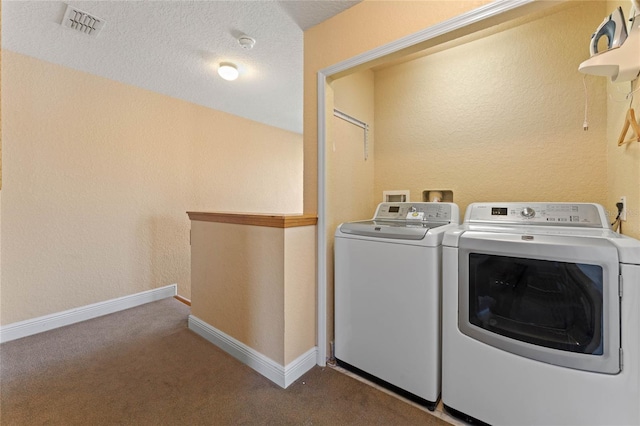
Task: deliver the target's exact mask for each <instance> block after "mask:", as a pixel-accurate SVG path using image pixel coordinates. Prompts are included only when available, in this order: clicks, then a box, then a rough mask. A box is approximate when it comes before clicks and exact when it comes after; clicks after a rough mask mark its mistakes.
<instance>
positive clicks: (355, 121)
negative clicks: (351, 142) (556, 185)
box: [333, 108, 369, 161]
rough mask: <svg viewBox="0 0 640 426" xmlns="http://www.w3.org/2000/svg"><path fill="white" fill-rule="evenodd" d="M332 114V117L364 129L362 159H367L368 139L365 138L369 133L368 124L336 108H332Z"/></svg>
mask: <svg viewBox="0 0 640 426" xmlns="http://www.w3.org/2000/svg"><path fill="white" fill-rule="evenodd" d="M333 115H334V117H338V118H340V119H342V120H344V121H347V122H349V123H351V124H353V125H354V126H358V127H360V128H361V129H363V130H364V160H365V161H367V158H369V141H368V138H367V136H368V133H369V125H368V124H367V123H365V122H364V121H360V120H358V119H357V118H355V117H352V116H350V115H349V114H345V113H344V112H342V111H340V110H338V109H336V108H334V109H333Z"/></svg>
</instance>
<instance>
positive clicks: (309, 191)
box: [304, 0, 490, 214]
mask: <svg viewBox="0 0 640 426" xmlns="http://www.w3.org/2000/svg"><path fill="white" fill-rule="evenodd" d="M489 2H490V1H489V0H479V1H401V2H399V1H380V0H364V1H363V2H361V3H359V4H357V5H355V6H353V7H351V8H349V9H347V10H346V11H345V12H343V13H341V14H339V15H337V16H335V17H333V18H331V19H329V20H327V21H325V22H322V23H320V24H319V25H316V26H314V27H312V28H310V29H309V30H307V31H305V33H304V52H305V55H304V129H305V130H304V211H305V213H310V214H312V213H316V212H317V201H318V179H317V177H318V165H317V162H318V155H317V149H318V140H317V139H318V138H317V135H318V120H317V114H318V108H317V106H318V97H317V73H318V71H319V70H321V69H324V68H326V67H328V66H331V65H335V64H337V63H339V62H341V61H345V60H347V59H350V58H352V57H354V56H356V55H359V54H361V53H364V52H367V51H369V50H371V49H375V48H376V47H379V46H383V45H385V44H387V43H391V42H392V41H395V40H397V39H399V38H402V37H405V36H407V35H410V34H413V33H415V32H417V31H420V30H423V29H425V28H427V27H429V26H431V25H434V24H436V23H438V22H442V21H444V20H446V19H449V18H452V17H454V16H457V15H460V14H462V13H464V12H467V11H469V10H472V9H475V8H477V7H479V6H481V5H483V4H486V3H489Z"/></svg>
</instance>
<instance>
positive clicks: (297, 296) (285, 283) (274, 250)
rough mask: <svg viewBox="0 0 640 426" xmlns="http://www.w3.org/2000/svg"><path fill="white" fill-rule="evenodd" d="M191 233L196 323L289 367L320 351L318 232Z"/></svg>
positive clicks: (236, 228) (244, 229)
mask: <svg viewBox="0 0 640 426" xmlns="http://www.w3.org/2000/svg"><path fill="white" fill-rule="evenodd" d="M191 229H192V236H191V241H192V280H193V289H192V292H193V300H192V306H191V312H192V314H193V315H194V316H195V317H197V318H198V319H200V320H202V321H204V322H206V323H207V324H209V325H211V326H212V327H215V328H216V329H218V330H220V331H222V332H224V333H226V334H228V335H229V336H231V337H233V338H235V339H236V340H238V341H240V342H242V343H244V344H245V345H247V346H248V347H250V348H252V349H254V350H256V351H258V352H259V353H261V354H263V355H265V356H267V357H269V358H270V359H272V360H273V361H275V362H277V363H279V364H281V365H283V366H285V365H287V364H289V363H290V362H292V361H293V360H295V359H296V358H297V357H299V356H300V355H302V354H303V353H305V352H306V351H308V350H309V349H311V348H313V347H314V346H315V344H316V338H315V336H316V333H315V331H316V311H315V300H316V297H315V296H316V287H315V280H314V275H315V245H314V237H315V227H314V226H305V227H293V228H272V227H263V226H251V225H237V224H230V223H215V222H201V221H193V222H192V225H191Z"/></svg>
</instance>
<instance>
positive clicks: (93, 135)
mask: <svg viewBox="0 0 640 426" xmlns="http://www.w3.org/2000/svg"><path fill="white" fill-rule="evenodd" d="M2 55H3V57H2V123H3V128H2V132H3V142H4V159H3V160H4V161H3V169H4V170H3V174H4V182H3V183H4V186H3V189H2V198H3V199H2V211H1V216H2V235H1V238H2V240H1V246H2V288H1V291H2V300H1V323H2V324H3V325H6V324H9V323H12V322H16V321H21V320H25V319H30V318H34V317H38V316H42V315H46V314H52V313H56V312H60V311H63V310H67V309H72V308H75V307H79V306H84V305H87V304H91V303H95V302H100V301H104V300H108V299H111V298H115V297H120V296H125V295H130V294H134V293H137V292H141V291H145V290H149V289H153V288H157V287H161V286H165V285H168V284H172V283H177V284H178V292H179V294H181V295H183V296H185V297H187V298H189V297H191V294H190V271H189V269H190V260H189V256H190V254H189V226H190V224H189V220H188V217H187V215H186V211H188V210H190V211H198V210H209V211H211V210H213V211H241V212H270V213H299V212H301V210H302V146H301V144H302V137H301V135H299V134H295V133H291V132H287V131H283V130H280V129H276V128H273V127H269V126H265V125H262V124H259V123H256V122H252V121H249V120H246V119H242V118H239V117H236V116H232V115H229V114H225V113H222V112H219V111H214V110H210V109H207V108H204V107H200V106H196V105H193V104H190V103H187V102H184V101H180V100H177V99H173V98H169V97H167V96H163V95H159V94H155V93H151V92H148V91H145V90H142V89H138V88H135V87H131V86H127V85H124V84H121V83H117V82H113V81H110V80H107V79H104V78H100V77H96V76H92V75H88V74H85V73H81V72H77V71H74V70H71V69H68V68H64V67H60V66H57V65H53V64H50V63H46V62H43V61H40V60H36V59H33V58H29V57H26V56H23V55H20V54H16V53H12V52H7V51H3V52H2Z"/></svg>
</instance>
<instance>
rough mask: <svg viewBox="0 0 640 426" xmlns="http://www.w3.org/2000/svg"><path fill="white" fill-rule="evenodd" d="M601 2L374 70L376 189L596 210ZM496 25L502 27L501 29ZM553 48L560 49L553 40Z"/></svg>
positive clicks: (601, 121) (602, 189)
mask: <svg viewBox="0 0 640 426" xmlns="http://www.w3.org/2000/svg"><path fill="white" fill-rule="evenodd" d="M604 10H605V9H604V5H603V4H602V3H594V2H587V3H585V4H581V5H576V6H574V7H571V8H569V9H563V10H561V11H560V12H557V13H555V14H552V15H549V16H545V17H543V18H540V19H535V20H533V21H531V22H527V23H523V24H521V25H518V26H515V27H511V26H506V25H503V26H501V27H498V28H493V29H491V32H490V34H488V35H487V36H484V37H481V38H479V39H475V40H473V41H470V42H467V43H463V44H461V45H456V46H454V47H451V48H447V49H444V50H439V51H438V52H436V53H434V54H432V55H428V56H425V57H422V58H419V59H415V60H412V61H409V62H406V63H403V64H400V65H395V66H391V67H388V68H384V69H381V70H379V71H377V72H376V73H375V88H376V91H375V93H376V102H375V105H376V108H375V116H376V141H377V142H376V152H375V155H376V167H375V194H376V197H381V196H382V191H383V190H385V189H397V188H400V189H401V188H408V189H410V190H411V195H412V199H413V200H414V201H420V200H421V196H422V191H424V190H428V189H450V190H452V191H453V195H454V202H456V203H457V204H458V206H459V207H460V211H461V213H464V211H465V209H466V207H467V205H468V204H469V203H472V202H476V201H565V202H566V201H584V202H597V203H601V204H603V205H605V206H606V207H611V208H612V209H613V208H615V204H614V205H612V206H607V205H606V202H607V160H606V159H607V147H606V143H605V142H606V93H605V86H606V81H605V80H604V79H603V78H599V79H596V78H593V77H592V78H590V79H588V87H589V103H590V105H589V113H590V114H589V121H590V126H589V131H587V132H585V131H584V130H583V127H582V124H583V121H584V100H585V95H584V86H583V74H581V73H579V72H578V64H579V63H580V62H582V61H583V60H585V59H587V58H588V55H589V51H588V40H589V38H590V36H591V34H592V32H593V30H594V21H595V22H598V21H599V20H600V21H601V19H602V16H603V15H604ZM503 27H504V28H503ZM560 41H561V42H560Z"/></svg>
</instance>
